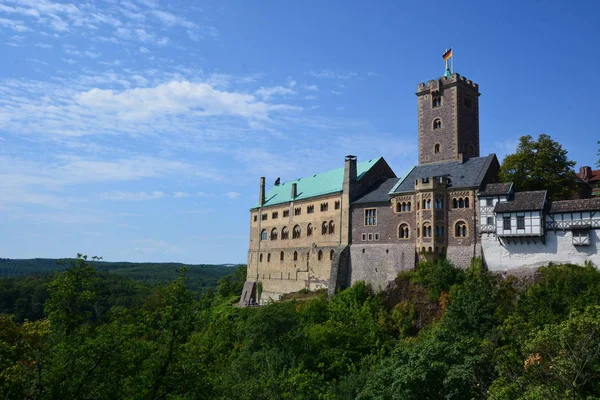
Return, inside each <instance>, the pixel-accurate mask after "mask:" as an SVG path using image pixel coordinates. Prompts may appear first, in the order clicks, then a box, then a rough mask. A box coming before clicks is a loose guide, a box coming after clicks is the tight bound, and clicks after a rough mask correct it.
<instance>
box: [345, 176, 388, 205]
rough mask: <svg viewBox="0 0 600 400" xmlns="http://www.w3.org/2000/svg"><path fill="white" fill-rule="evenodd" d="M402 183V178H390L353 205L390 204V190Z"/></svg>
mask: <svg viewBox="0 0 600 400" xmlns="http://www.w3.org/2000/svg"><path fill="white" fill-rule="evenodd" d="M398 181H400V178H388V179H386V180H384V181H381V182H379V183H378V184H377V185H375V186H374V187H373V188H372V189H371V190H370V191H369V192H367V193H365V194H364V195H363V196H361V197H359V198H358V199H356V200H355V201H353V202H352V204H366V203H389V202H390V195H389V193H390V190H392V188H393V187H394V185H396V184H397V183H398Z"/></svg>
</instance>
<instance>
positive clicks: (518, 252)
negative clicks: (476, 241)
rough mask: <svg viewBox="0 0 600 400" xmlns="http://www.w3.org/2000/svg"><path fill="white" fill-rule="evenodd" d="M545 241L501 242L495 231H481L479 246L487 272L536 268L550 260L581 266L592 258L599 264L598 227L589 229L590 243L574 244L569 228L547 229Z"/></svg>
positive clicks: (599, 237) (599, 238) (593, 261)
mask: <svg viewBox="0 0 600 400" xmlns="http://www.w3.org/2000/svg"><path fill="white" fill-rule="evenodd" d="M545 241H546V243H545V244H544V243H540V240H539V239H538V240H537V243H536V244H534V243H533V241H531V240H530V244H526V243H525V240H523V243H522V244H518V243H515V244H513V243H511V244H502V243H501V242H500V241H499V240H498V238H497V237H496V236H495V235H494V234H483V235H482V237H481V245H482V250H483V259H484V262H485V263H486V265H487V267H488V269H489V270H490V271H500V272H502V271H511V270H522V269H524V268H537V267H540V266H542V265H547V264H548V263H549V262H553V263H572V264H579V265H583V264H584V262H585V261H591V262H592V263H594V265H596V266H600V253H599V252H598V246H599V243H600V235H599V231H598V230H591V231H590V242H591V243H590V245H589V246H573V243H572V234H571V231H564V232H563V231H557V232H547V233H546V236H545Z"/></svg>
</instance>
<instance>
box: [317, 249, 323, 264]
mask: <svg viewBox="0 0 600 400" xmlns="http://www.w3.org/2000/svg"><path fill="white" fill-rule="evenodd" d="M317 259H318V260H319V261H321V260H322V259H323V250H319V254H318V255H317Z"/></svg>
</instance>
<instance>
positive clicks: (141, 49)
mask: <svg viewBox="0 0 600 400" xmlns="http://www.w3.org/2000/svg"><path fill="white" fill-rule="evenodd" d="M140 53H144V54H148V53H150V50H148V49H147V48H145V47H140Z"/></svg>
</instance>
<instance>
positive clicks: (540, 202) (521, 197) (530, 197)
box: [494, 190, 546, 212]
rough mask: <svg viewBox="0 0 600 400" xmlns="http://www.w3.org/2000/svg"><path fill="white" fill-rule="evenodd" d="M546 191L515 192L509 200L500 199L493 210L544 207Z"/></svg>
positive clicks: (505, 210) (538, 208)
mask: <svg viewBox="0 0 600 400" xmlns="http://www.w3.org/2000/svg"><path fill="white" fill-rule="evenodd" d="M545 203H546V191H545V190H535V191H531V192H516V193H515V197H514V199H513V200H511V201H501V202H499V203H497V204H496V207H494V212H511V211H534V210H541V209H543V208H544V204H545Z"/></svg>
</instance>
